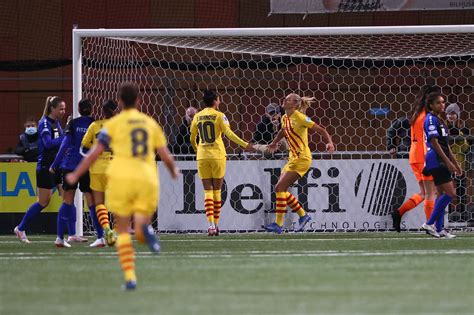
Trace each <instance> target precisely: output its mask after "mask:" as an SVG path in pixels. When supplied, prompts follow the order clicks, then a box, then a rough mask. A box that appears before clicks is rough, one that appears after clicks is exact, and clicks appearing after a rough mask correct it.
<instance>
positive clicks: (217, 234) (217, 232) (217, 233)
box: [214, 226, 219, 236]
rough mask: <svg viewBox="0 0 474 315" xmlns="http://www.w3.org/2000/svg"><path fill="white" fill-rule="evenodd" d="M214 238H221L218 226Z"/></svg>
mask: <svg viewBox="0 0 474 315" xmlns="http://www.w3.org/2000/svg"><path fill="white" fill-rule="evenodd" d="M214 236H219V228H218V227H217V226H216V234H214Z"/></svg>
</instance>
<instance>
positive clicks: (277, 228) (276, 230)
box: [263, 222, 283, 234]
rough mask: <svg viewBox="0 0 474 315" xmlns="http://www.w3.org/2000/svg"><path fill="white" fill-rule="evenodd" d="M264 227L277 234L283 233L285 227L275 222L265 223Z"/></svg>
mask: <svg viewBox="0 0 474 315" xmlns="http://www.w3.org/2000/svg"><path fill="white" fill-rule="evenodd" d="M263 228H264V229H265V231H267V232H274V233H276V234H281V232H283V228H282V227H281V226H279V225H278V224H276V223H275V222H273V223H270V224H269V225H264V226H263Z"/></svg>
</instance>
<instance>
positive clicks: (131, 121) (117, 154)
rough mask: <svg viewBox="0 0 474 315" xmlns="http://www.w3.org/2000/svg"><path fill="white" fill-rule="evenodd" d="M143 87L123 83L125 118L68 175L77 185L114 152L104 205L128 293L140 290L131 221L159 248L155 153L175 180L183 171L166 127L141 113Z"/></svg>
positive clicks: (110, 125)
mask: <svg viewBox="0 0 474 315" xmlns="http://www.w3.org/2000/svg"><path fill="white" fill-rule="evenodd" d="M138 102H139V99H138V88H137V86H136V85H135V84H133V83H124V84H123V85H121V86H120V90H119V105H120V107H121V108H122V109H123V110H122V112H121V113H120V114H118V115H117V116H115V117H113V118H111V119H109V120H108V121H107V122H106V123H105V124H104V128H103V129H102V131H101V132H100V134H99V137H98V143H97V145H96V146H94V147H93V148H92V149H91V151H90V152H89V154H88V155H87V157H86V158H85V159H83V160H82V162H81V163H80V164H79V166H78V167H77V168H76V170H75V171H74V172H72V173H69V174H68V175H67V176H66V180H67V181H68V183H69V184H71V185H72V184H74V183H76V182H77V181H78V180H79V178H80V177H81V176H82V175H83V174H85V172H86V171H87V169H88V168H89V167H90V166H91V165H92V163H93V162H94V161H96V160H97V159H98V158H99V156H100V154H101V153H102V152H104V151H105V150H106V148H111V149H112V150H113V152H114V159H113V160H112V161H111V162H110V165H109V167H108V168H107V177H108V181H107V187H106V191H105V200H106V202H107V205H108V207H109V208H110V209H111V210H112V212H113V213H114V220H115V223H116V224H115V228H116V230H117V231H118V233H119V235H118V238H117V242H116V248H117V252H118V256H119V260H120V264H121V266H122V270H123V272H124V276H125V289H127V290H133V289H135V288H136V279H137V278H136V274H135V251H134V248H133V244H132V238H131V235H130V233H129V229H128V228H129V223H130V220H131V218H132V217H134V221H135V227H136V230H135V233H136V238H137V240H138V241H139V242H141V243H147V244H148V246H149V247H150V250H151V251H152V252H155V253H158V252H159V250H160V246H159V243H158V240H157V238H156V236H155V234H154V231H153V228H152V226H151V225H150V223H151V217H152V215H153V213H154V212H155V211H156V207H157V200H158V190H159V186H158V178H157V167H156V162H155V151H157V152H158V154H159V155H160V157H161V159H162V161H163V163H164V164H165V166H166V167H167V168H168V170H169V171H170V173H171V176H172V177H173V178H176V177H177V176H178V169H177V168H176V165H175V163H174V159H173V157H172V155H171V154H170V152H169V151H168V148H167V147H166V139H165V135H164V133H163V130H162V129H161V127H160V126H159V125H158V124H157V123H156V121H155V120H154V119H153V118H151V117H149V116H147V115H145V114H143V113H141V112H140V111H138V109H137V105H138Z"/></svg>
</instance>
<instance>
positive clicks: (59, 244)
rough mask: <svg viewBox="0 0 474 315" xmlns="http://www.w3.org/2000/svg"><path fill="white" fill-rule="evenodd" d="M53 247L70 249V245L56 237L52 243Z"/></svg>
mask: <svg viewBox="0 0 474 315" xmlns="http://www.w3.org/2000/svg"><path fill="white" fill-rule="evenodd" d="M54 245H56V247H60V248H69V247H71V244H69V243H68V242H66V241H65V240H62V239H60V238H59V237H56V240H55V241H54Z"/></svg>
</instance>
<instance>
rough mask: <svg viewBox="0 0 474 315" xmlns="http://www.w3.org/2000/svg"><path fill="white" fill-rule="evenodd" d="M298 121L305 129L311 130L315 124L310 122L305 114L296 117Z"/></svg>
mask: <svg viewBox="0 0 474 315" xmlns="http://www.w3.org/2000/svg"><path fill="white" fill-rule="evenodd" d="M298 120H299V122H300V123H301V125H303V126H304V127H306V128H312V127H313V126H314V124H315V122H314V121H312V120H311V118H309V117H308V116H306V115H305V114H301V115H298Z"/></svg>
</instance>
